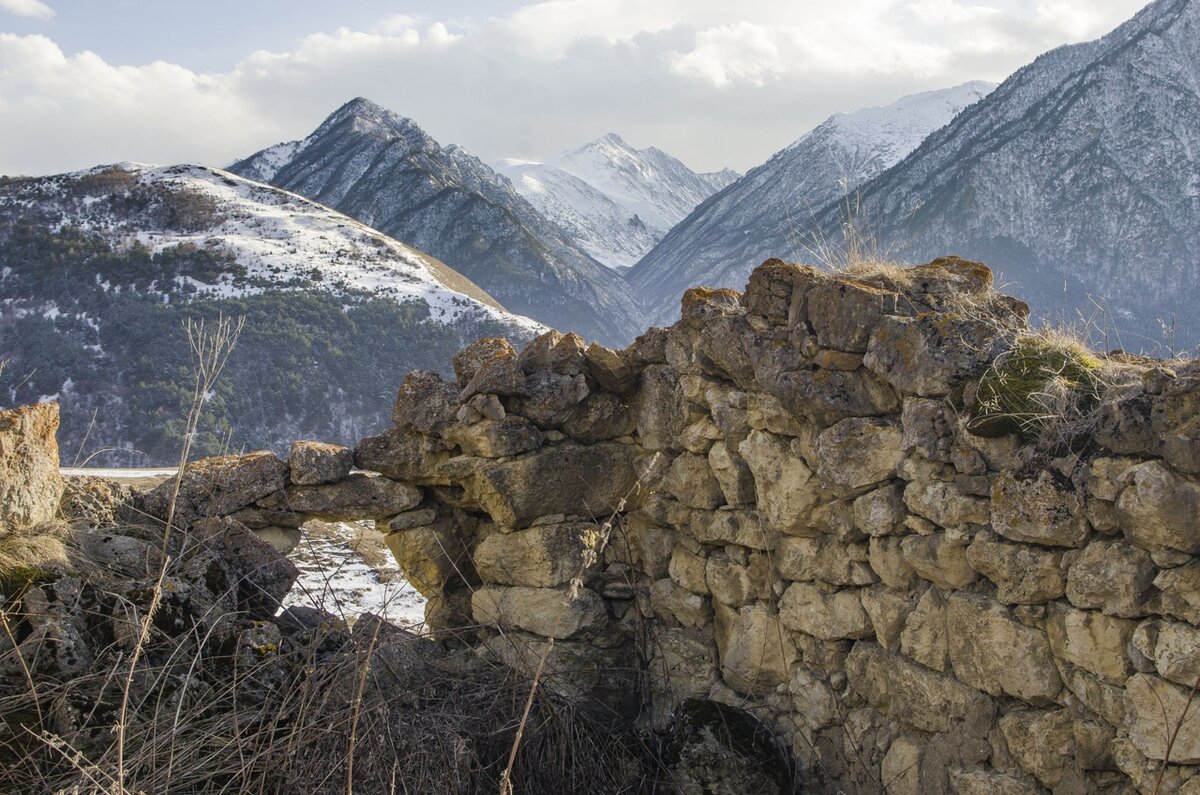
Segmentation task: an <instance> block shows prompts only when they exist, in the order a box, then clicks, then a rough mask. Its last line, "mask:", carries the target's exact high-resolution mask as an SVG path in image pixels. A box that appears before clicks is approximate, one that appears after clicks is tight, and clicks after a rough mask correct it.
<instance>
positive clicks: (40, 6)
mask: <svg viewBox="0 0 1200 795" xmlns="http://www.w3.org/2000/svg"><path fill="white" fill-rule="evenodd" d="M0 11H7V12H9V13H10V14H16V15H17V16H19V17H40V18H42V19H49V18H50V17H52V16H54V9H53V8H51V7H50V6H48V5H46V4H45V3H43V2H41V1H40V0H0Z"/></svg>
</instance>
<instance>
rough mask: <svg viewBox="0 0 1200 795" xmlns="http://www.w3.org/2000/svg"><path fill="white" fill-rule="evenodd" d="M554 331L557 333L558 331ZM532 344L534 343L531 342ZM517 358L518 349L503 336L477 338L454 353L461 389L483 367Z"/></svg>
mask: <svg viewBox="0 0 1200 795" xmlns="http://www.w3.org/2000/svg"><path fill="white" fill-rule="evenodd" d="M552 333H555V334H557V333H558V332H552ZM543 336H545V335H543ZM539 339H540V338H539ZM530 345H533V343H532V342H531V343H530ZM516 359H517V352H516V350H515V349H514V348H513V346H512V345H511V344H509V342H508V340H506V339H504V338H503V337H484V338H482V339H477V340H475V341H474V342H472V343H471V344H470V345H468V346H467V347H465V348H463V349H462V350H461V351H459V352H458V353H456V354H454V359H453V365H454V376H455V378H456V379H457V380H458V387H459V389H463V388H465V387H466V386H467V385H468V384H470V383H471V381H473V380H474V379H475V377H476V376H477V375H478V374H479V373H480V371H482V370H483V369H485V368H487V367H490V366H493V365H496V364H498V363H502V362H509V363H512V362H515V361H516ZM490 391H491V390H489V389H476V390H474V391H473V392H472V394H473V393H474V392H490ZM466 397H470V395H466Z"/></svg>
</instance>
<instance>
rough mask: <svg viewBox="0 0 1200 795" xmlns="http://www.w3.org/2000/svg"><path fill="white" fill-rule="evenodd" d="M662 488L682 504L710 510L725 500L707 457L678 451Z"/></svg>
mask: <svg viewBox="0 0 1200 795" xmlns="http://www.w3.org/2000/svg"><path fill="white" fill-rule="evenodd" d="M663 489H664V490H665V491H666V492H667V493H668V494H670V495H671V496H672V497H674V498H675V499H677V500H679V501H680V502H681V503H683V504H684V505H688V506H690V507H692V508H700V509H702V510H708V511H711V510H713V509H714V508H716V507H717V506H719V505H721V504H722V503H724V502H725V494H724V492H722V491H721V484H720V483H718V482H717V478H716V477H715V476H714V475H713V472H712V470H711V469H710V468H709V466H708V457H707V456H703V455H696V454H695V453H680V454H679V455H678V456H676V457H675V460H674V461H672V462H671V469H670V470H669V471H668V472H667V477H666V480H665V481H663Z"/></svg>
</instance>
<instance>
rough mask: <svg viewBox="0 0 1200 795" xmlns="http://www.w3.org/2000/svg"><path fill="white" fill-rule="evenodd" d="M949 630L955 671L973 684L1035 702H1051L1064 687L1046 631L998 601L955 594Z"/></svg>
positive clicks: (948, 615) (950, 604) (948, 614)
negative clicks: (1029, 624)
mask: <svg viewBox="0 0 1200 795" xmlns="http://www.w3.org/2000/svg"><path fill="white" fill-rule="evenodd" d="M946 629H947V632H948V633H949V639H950V662H951V664H952V665H953V666H954V674H955V676H957V677H958V678H959V679H960V680H962V681H963V682H965V683H966V684H968V685H970V686H971V687H976V688H979V689H980V690H982V691H984V692H985V693H989V694H991V695H993V696H1000V695H1010V696H1014V697H1016V698H1019V699H1021V700H1023V701H1027V702H1029V703H1031V704H1044V703H1047V702H1049V701H1052V700H1053V699H1054V698H1055V697H1056V696H1057V695H1058V694H1059V692H1060V691H1061V690H1062V679H1061V678H1060V677H1059V675H1058V669H1057V668H1056V667H1055V665H1054V657H1053V656H1052V654H1051V652H1050V643H1049V641H1048V640H1047V639H1046V635H1045V633H1044V632H1041V631H1040V630H1037V629H1034V628H1032V627H1027V626H1024V625H1022V624H1021V623H1019V622H1018V621H1016V620H1015V619H1014V618H1013V617H1012V616H1011V615H1010V614H1009V612H1008V611H1007V610H1005V609H1004V607H1003V606H1001V605H999V604H997V603H996V602H993V601H992V600H990V599H988V598H986V597H983V596H976V595H972V594H965V593H956V594H952V595H951V596H950V597H949V598H948V599H947V600H946Z"/></svg>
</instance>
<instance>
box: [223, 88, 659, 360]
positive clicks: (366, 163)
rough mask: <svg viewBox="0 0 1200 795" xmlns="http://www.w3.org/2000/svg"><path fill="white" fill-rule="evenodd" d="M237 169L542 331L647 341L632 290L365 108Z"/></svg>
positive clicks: (528, 213)
mask: <svg viewBox="0 0 1200 795" xmlns="http://www.w3.org/2000/svg"><path fill="white" fill-rule="evenodd" d="M230 168H231V170H232V171H234V172H235V173H239V174H244V175H247V176H249V177H251V178H266V179H269V181H270V182H271V184H274V185H276V186H278V187H282V188H285V189H287V190H290V191H293V192H295V193H298V194H300V195H302V196H307V197H308V198H310V199H313V200H315V201H318V202H321V203H322V204H326V205H329V206H330V207H333V208H335V209H337V210H339V211H341V212H344V213H346V214H347V215H349V216H351V217H353V218H356V219H358V220H359V221H361V222H362V223H364V224H367V225H369V226H371V227H374V228H376V229H379V230H380V231H382V232H384V233H385V234H388V235H390V236H392V237H394V238H396V239H397V240H402V241H404V242H405V243H407V244H409V245H411V246H414V247H416V248H418V249H420V250H422V251H425V252H428V253H429V254H431V255H432V256H434V257H437V258H438V259H440V260H442V261H443V262H445V263H447V264H448V265H450V266H451V267H452V268H453V269H454V270H456V271H458V272H459V273H462V274H463V275H465V276H467V277H468V278H470V279H471V280H472V281H474V282H475V283H476V284H478V285H480V286H481V287H483V288H484V289H485V290H487V291H488V292H489V293H490V294H491V295H493V296H495V297H496V298H497V299H498V300H499V301H500V302H501V303H502V304H503V305H504V306H506V307H507V308H509V309H510V310H512V311H515V312H518V313H521V314H524V315H527V316H529V317H533V318H535V319H536V320H538V321H539V322H542V323H545V324H548V325H550V326H553V327H555V328H558V329H560V330H563V331H576V332H579V333H580V334H582V335H583V336H585V337H587V338H589V339H596V340H600V341H602V342H605V343H606V344H623V343H625V342H628V341H630V340H632V338H633V337H634V336H636V334H637V333H639V332H640V330H641V327H642V317H641V311H640V309H639V307H638V304H637V302H636V301H634V299H633V297H632V293H631V292H630V290H629V286H628V284H626V283H625V281H624V280H623V279H621V277H620V276H619V275H617V274H615V273H613V272H612V271H610V270H609V269H607V268H605V267H604V266H602V265H601V264H600V263H598V262H597V261H596V260H595V259H593V258H592V257H591V256H590V255H589V254H588V253H587V252H586V251H584V250H583V249H582V248H581V247H580V246H579V245H578V244H577V243H576V242H574V241H573V240H572V239H571V238H570V237H569V236H568V234H567V233H566V232H564V231H563V230H562V229H561V228H560V227H559V226H558V225H557V224H555V223H554V222H552V221H551V220H549V219H547V218H546V217H545V216H544V215H543V214H542V213H540V212H539V211H538V210H537V209H536V208H535V207H534V205H532V204H531V203H530V202H528V201H527V200H526V199H524V198H522V197H521V195H520V194H519V193H518V192H517V191H516V190H515V189H514V187H513V185H512V183H511V182H510V181H509V180H508V179H506V178H504V177H501V176H500V175H498V174H497V173H496V172H495V171H493V170H492V169H491V168H489V167H488V166H486V165H485V164H483V163H482V162H481V161H480V160H478V159H477V158H475V157H473V156H472V155H470V154H469V153H468V152H466V151H465V150H463V149H462V148H461V147H459V146H456V145H447V146H442V145H441V144H439V143H438V142H437V141H436V140H434V139H433V138H432V137H431V136H429V135H428V134H427V133H425V132H424V131H423V130H422V129H421V128H420V127H419V126H418V125H417V124H416V123H415V122H414V121H412V120H411V119H408V118H405V117H403V116H401V115H399V114H397V113H394V112H392V111H389V110H387V109H385V108H382V107H380V106H379V105H376V104H375V103H373V102H370V101H369V100H366V99H362V98H358V99H355V100H352V101H350V102H348V103H346V104H345V105H343V106H342V107H341V108H339V109H338V110H336V111H335V112H334V113H332V114H331V115H330V116H329V117H328V118H327V119H326V120H325V121H324V122H323V123H322V124H321V125H320V126H319V127H318V128H317V129H316V130H315V131H314V132H313V133H312V134H311V135H309V136H308V137H307V138H305V139H304V140H303V141H302V142H300V143H299V144H283V145H276V146H272V147H268V148H267V149H264V150H262V151H260V152H258V153H256V154H254V155H251V156H250V157H248V158H246V159H245V160H242V161H240V162H238V163H235V164H234V165H233V166H231V167H230Z"/></svg>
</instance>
